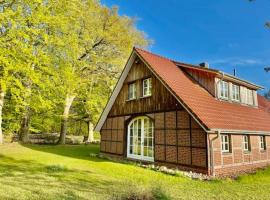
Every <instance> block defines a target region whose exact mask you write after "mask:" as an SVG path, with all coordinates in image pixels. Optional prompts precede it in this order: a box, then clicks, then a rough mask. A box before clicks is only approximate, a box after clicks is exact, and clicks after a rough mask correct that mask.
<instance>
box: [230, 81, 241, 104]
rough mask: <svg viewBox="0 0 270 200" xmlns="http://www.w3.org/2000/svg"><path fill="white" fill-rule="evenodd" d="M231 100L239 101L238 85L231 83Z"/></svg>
mask: <svg viewBox="0 0 270 200" xmlns="http://www.w3.org/2000/svg"><path fill="white" fill-rule="evenodd" d="M232 100H233V101H239V100H240V88H239V86H238V85H234V84H233V85H232Z"/></svg>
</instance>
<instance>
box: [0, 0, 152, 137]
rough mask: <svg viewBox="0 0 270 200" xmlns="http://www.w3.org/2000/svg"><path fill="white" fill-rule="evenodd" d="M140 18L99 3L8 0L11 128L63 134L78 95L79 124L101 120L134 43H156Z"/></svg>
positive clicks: (4, 30) (3, 5) (2, 43)
mask: <svg viewBox="0 0 270 200" xmlns="http://www.w3.org/2000/svg"><path fill="white" fill-rule="evenodd" d="M135 22H136V21H135V20H134V19H133V18H130V17H127V16H120V15H119V14H118V9H117V8H116V7H113V8H107V7H105V6H103V5H101V3H100V2H99V1H97V0H83V1H81V0H70V1H64V0H60V1H43V0H19V1H12V0H7V1H0V80H1V81H0V92H4V93H5V101H4V107H3V109H4V110H3V120H4V123H3V128H4V132H5V133H9V132H18V131H19V130H20V129H21V128H22V127H21V126H22V125H21V124H24V126H26V128H27V129H28V130H30V131H34V132H59V129H60V122H61V119H62V113H63V110H64V106H65V99H66V98H67V97H72V96H73V97H75V100H74V102H72V106H71V113H68V115H69V117H70V121H71V124H72V123H73V122H74V121H80V123H87V122H88V121H91V122H92V123H95V122H96V121H97V119H98V116H99V115H100V113H101V111H102V108H103V107H104V105H105V103H106V101H107V99H108V97H109V95H110V93H111V91H112V88H113V86H114V84H115V82H116V80H117V78H118V76H119V73H120V71H121V70H122V68H123V66H124V63H125V62H126V60H127V58H128V56H129V54H130V52H131V49H132V47H133V46H147V45H148V43H149V40H148V39H146V36H145V34H144V33H143V32H141V31H139V30H137V29H136V27H135ZM24 121H25V123H24ZM84 126H85V125H84ZM69 131H70V133H72V134H73V133H75V132H80V133H81V134H87V128H85V127H84V128H83V131H79V130H77V129H76V130H74V127H70V128H69Z"/></svg>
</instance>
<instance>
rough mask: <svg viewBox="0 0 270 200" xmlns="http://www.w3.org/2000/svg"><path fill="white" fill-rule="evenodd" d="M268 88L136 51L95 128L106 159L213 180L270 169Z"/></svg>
mask: <svg viewBox="0 0 270 200" xmlns="http://www.w3.org/2000/svg"><path fill="white" fill-rule="evenodd" d="M260 89H262V87H261V86H258V85H256V84H253V83H251V82H249V81H246V80H242V79H240V78H238V77H236V76H233V75H229V74H226V73H224V72H221V71H219V70H215V69H210V68H209V66H208V65H207V64H206V63H202V64H200V65H198V66H195V65H190V64H185V63H181V62H176V61H173V60H170V59H167V58H164V57H161V56H159V55H155V54H152V53H150V52H147V51H144V50H141V49H137V48H134V49H133V51H132V53H131V56H130V58H129V60H128V62H127V64H126V66H125V68H124V70H123V72H122V74H121V76H120V78H119V81H118V83H117V85H116V87H115V89H114V91H113V93H112V95H111V97H110V99H109V101H108V103H107V105H106V107H105V109H104V111H103V113H102V115H101V117H100V119H99V121H98V124H97V126H96V128H95V129H96V131H100V133H101V152H102V153H104V154H107V155H111V156H118V157H121V158H124V159H132V160H139V161H144V162H153V163H156V164H159V165H167V166H170V167H177V168H180V169H183V170H192V171H196V172H201V173H205V174H209V175H231V174H235V173H242V172H245V171H250V170H254V169H256V168H260V167H264V166H267V165H268V164H270V113H269V112H270V111H269V108H270V102H269V101H268V100H266V99H265V98H264V97H262V96H260V95H258V94H257V91H258V90H260Z"/></svg>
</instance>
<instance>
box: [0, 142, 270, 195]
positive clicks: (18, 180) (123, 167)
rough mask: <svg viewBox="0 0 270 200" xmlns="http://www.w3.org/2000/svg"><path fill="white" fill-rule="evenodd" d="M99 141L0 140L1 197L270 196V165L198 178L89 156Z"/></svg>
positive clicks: (96, 151)
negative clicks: (233, 176) (239, 173)
mask: <svg viewBox="0 0 270 200" xmlns="http://www.w3.org/2000/svg"><path fill="white" fill-rule="evenodd" d="M98 151H99V147H98V146H96V145H89V146H84V145H82V146H38V145H27V146H22V145H20V144H5V145H2V146H0V199H1V200H2V199H53V200H56V199H125V197H128V196H132V194H133V196H146V197H149V198H150V197H156V199H194V200H195V199H196V200H197V199H226V200H228V199H245V200H247V199H259V200H263V199H270V169H268V170H264V171H259V172H258V173H257V174H255V175H249V176H242V177H240V178H239V179H238V180H229V179H228V180H222V181H195V180H191V179H189V178H185V177H174V176H171V175H165V174H162V173H160V172H154V171H151V170H149V169H143V168H140V167H137V166H134V165H132V164H123V163H117V162H112V161H109V160H104V159H99V158H95V157H91V156H90V154H91V153H98Z"/></svg>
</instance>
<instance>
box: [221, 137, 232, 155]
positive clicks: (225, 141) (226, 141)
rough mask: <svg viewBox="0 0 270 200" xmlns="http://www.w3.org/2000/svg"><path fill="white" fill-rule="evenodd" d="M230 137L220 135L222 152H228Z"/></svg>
mask: <svg viewBox="0 0 270 200" xmlns="http://www.w3.org/2000/svg"><path fill="white" fill-rule="evenodd" d="M230 146H231V145H230V137H229V135H221V150H222V152H223V153H229V152H230Z"/></svg>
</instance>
